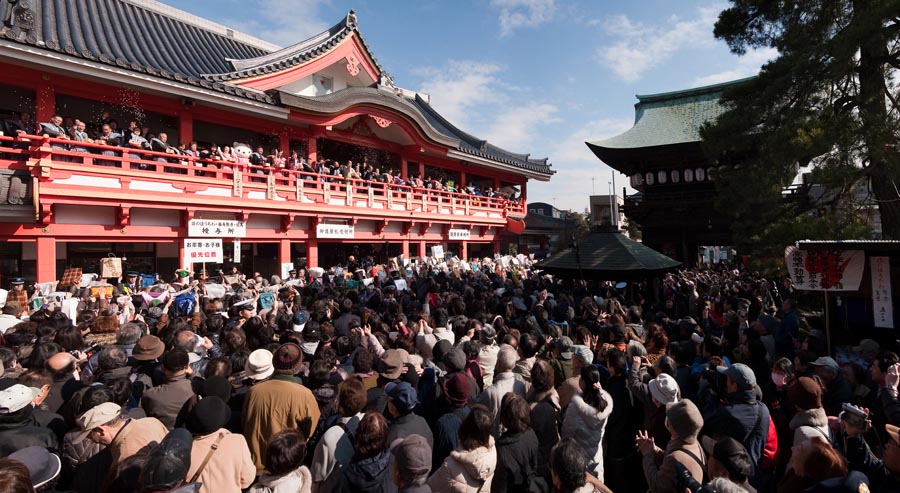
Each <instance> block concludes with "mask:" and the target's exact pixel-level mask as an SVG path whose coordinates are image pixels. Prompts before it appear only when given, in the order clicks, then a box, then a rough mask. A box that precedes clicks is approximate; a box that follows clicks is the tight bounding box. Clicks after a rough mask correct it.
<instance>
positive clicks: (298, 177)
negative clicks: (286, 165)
mask: <svg viewBox="0 0 900 493" xmlns="http://www.w3.org/2000/svg"><path fill="white" fill-rule="evenodd" d="M294 186H295V187H296V188H297V202H303V176H302V175H295V180H294Z"/></svg>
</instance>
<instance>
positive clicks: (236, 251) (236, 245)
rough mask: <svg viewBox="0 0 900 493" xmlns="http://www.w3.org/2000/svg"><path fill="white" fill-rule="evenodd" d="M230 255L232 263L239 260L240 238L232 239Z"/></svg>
mask: <svg viewBox="0 0 900 493" xmlns="http://www.w3.org/2000/svg"><path fill="white" fill-rule="evenodd" d="M232 257H233V258H234V263H236V264H237V263H240V262H241V239H240V238H235V239H234V255H232Z"/></svg>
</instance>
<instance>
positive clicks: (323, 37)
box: [203, 10, 382, 81]
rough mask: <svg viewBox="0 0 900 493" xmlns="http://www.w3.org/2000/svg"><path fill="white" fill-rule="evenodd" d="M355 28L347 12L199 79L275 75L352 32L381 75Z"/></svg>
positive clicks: (356, 25)
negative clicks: (301, 38)
mask: <svg viewBox="0 0 900 493" xmlns="http://www.w3.org/2000/svg"><path fill="white" fill-rule="evenodd" d="M357 27H358V24H357V21H356V14H355V13H354V12H353V11H352V10H351V11H350V12H349V13H348V14H347V16H346V17H344V19H343V20H341V22H338V23H337V24H335V25H334V26H331V28H330V29H328V30H327V31H324V32H322V33H319V34H317V35H315V36H313V37H311V38H309V39H306V40H304V41H301V42H299V43H297V44H295V45H292V46H288V47H287V48H283V49H281V50H278V51H275V52H272V53H266V54H264V55H260V56H257V57H253V58H244V59H229V60H228V61H229V62H231V65H232V66H233V68H232V69H229V70H227V71H220V72H224V73H216V72H209V73H207V74H204V75H203V77H205V78H207V79H209V80H215V81H228V80H235V79H244V78H247V77H255V76H258V75H264V74H268V73H272V72H278V71H281V70H284V69H287V68H290V67H293V66H296V65H300V64H302V63H304V62H306V61H308V60H312V59H314V58H317V57H319V56H321V55H323V54H325V53H327V52H328V51H329V50H331V49H332V48H334V47H335V46H337V45H338V44H340V43H341V41H343V40H344V39H345V38H346V37H347V36H349V35H350V34H352V33H356V36H357V37H358V38H359V40H360V42H361V43H362V44H363V47H364V48H365V50H366V52H367V53H368V54H369V57H371V58H372V61H374V62H375V67H376V68H377V70H378V72H382V69H381V66H380V65H378V61H377V60H375V57H374V56H372V52H371V50H369V48H368V46H367V45H366V41H365V39H364V38H363V37H362V34H360V32H359V29H358V28H357Z"/></svg>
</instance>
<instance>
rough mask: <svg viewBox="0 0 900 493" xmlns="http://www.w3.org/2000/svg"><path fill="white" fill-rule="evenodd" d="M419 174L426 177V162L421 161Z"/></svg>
mask: <svg viewBox="0 0 900 493" xmlns="http://www.w3.org/2000/svg"><path fill="white" fill-rule="evenodd" d="M419 174H420V175H421V176H422V178H425V163H419Z"/></svg>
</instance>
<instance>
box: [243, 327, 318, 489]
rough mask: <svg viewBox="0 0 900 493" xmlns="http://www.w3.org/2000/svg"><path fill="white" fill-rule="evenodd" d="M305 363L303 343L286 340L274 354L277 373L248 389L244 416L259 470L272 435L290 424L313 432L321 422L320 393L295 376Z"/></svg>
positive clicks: (308, 432)
mask: <svg viewBox="0 0 900 493" xmlns="http://www.w3.org/2000/svg"><path fill="white" fill-rule="evenodd" d="M302 364H303V351H302V350H301V349H300V346H298V345H297V344H294V343H287V344H282V345H281V346H279V347H278V349H277V350H275V352H274V353H273V354H272V366H273V368H274V375H273V376H272V377H271V378H270V379H269V380H266V381H264V382H261V383H258V384H256V385H254V386H252V387H250V390H249V391H248V392H247V397H246V399H245V402H244V411H243V415H242V416H241V418H242V420H243V426H244V437H245V438H246V439H247V444H248V445H249V447H250V453H251V454H252V456H253V463H254V464H255V465H256V469H257V472H258V473H261V472H262V471H263V470H264V466H263V463H262V459H263V457H264V455H265V450H266V445H267V444H268V441H269V437H271V436H273V435H274V434H276V433H278V432H279V431H281V430H284V429H288V428H299V429H300V430H301V431H303V433H304V434H306V436H310V435H311V434H312V430H314V429H316V426H317V425H318V423H319V405H318V403H317V402H316V397H315V396H314V395H313V393H312V392H311V391H310V390H309V389H308V388H306V387H305V386H304V385H303V384H302V383H301V382H300V379H299V378H297V377H296V376H294V375H295V374H296V373H297V372H298V371H299V370H300V366H301V365H302Z"/></svg>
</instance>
